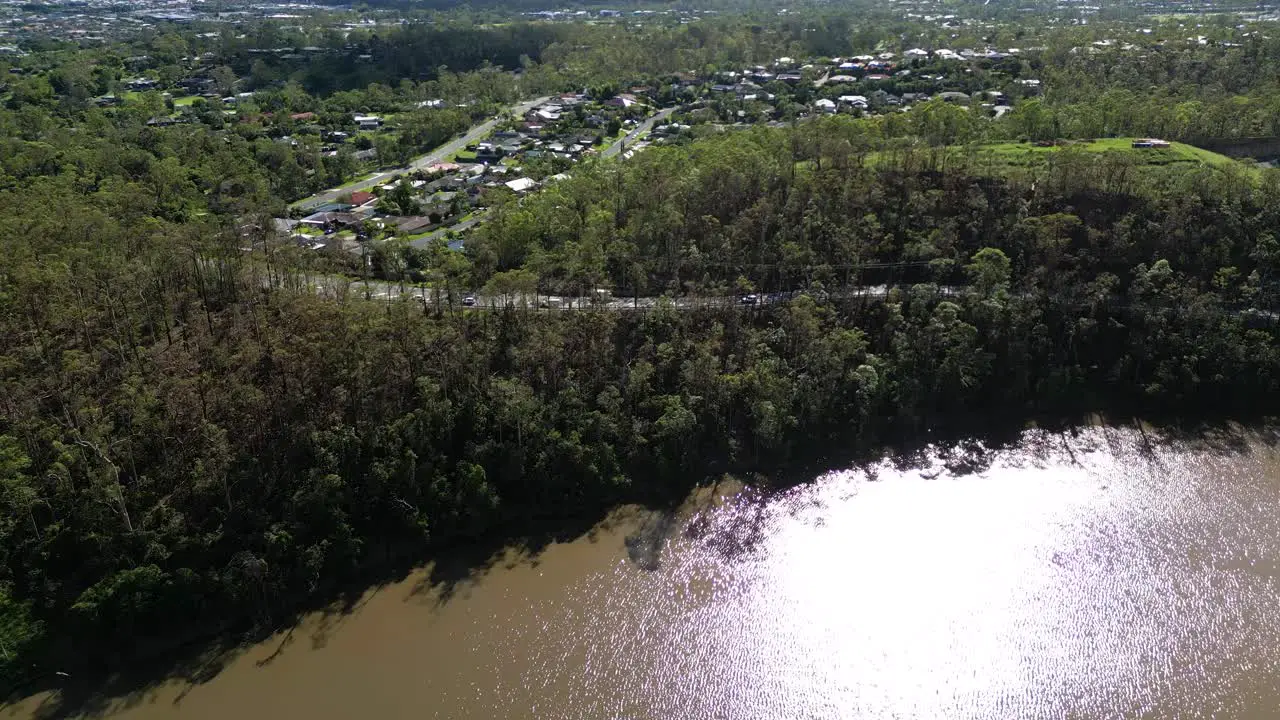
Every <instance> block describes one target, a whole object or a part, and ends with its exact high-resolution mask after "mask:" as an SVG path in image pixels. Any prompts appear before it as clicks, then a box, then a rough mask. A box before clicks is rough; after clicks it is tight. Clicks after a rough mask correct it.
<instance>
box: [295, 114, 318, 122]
mask: <svg viewBox="0 0 1280 720" xmlns="http://www.w3.org/2000/svg"><path fill="white" fill-rule="evenodd" d="M315 116H316V114H315V113H313V112H300V113H294V114H292V115H290V116H289V119H290V120H297V121H299V122H306V121H307V120H312V119H314V118H315Z"/></svg>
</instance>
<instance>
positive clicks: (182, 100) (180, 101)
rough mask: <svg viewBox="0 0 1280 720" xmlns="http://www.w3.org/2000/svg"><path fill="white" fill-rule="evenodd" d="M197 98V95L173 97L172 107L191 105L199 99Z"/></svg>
mask: <svg viewBox="0 0 1280 720" xmlns="http://www.w3.org/2000/svg"><path fill="white" fill-rule="evenodd" d="M199 99H200V96H199V95H185V96H183V97H176V98H174V99H173V105H174V107H183V106H186V105H191V104H193V103H195V101H196V100H199Z"/></svg>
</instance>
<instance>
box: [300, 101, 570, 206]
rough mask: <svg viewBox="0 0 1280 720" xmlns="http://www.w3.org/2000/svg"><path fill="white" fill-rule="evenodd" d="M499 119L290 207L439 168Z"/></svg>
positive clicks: (522, 108) (527, 105) (528, 106)
mask: <svg viewBox="0 0 1280 720" xmlns="http://www.w3.org/2000/svg"><path fill="white" fill-rule="evenodd" d="M550 99H551V98H550V97H549V96H548V97H540V98H536V99H534V100H530V101H528V102H524V103H520V104H519V105H512V106H511V107H510V108H508V109H509V110H510V111H511V112H512V113H513V114H515V115H524V114H525V113H526V112H529V111H530V110H532V109H533V108H535V107H537V106H538V105H541V104H542V103H544V102H546V101H548V100H550ZM499 119H500V118H499V117H495V118H491V119H489V120H486V121H485V122H482V123H480V124H479V125H476V126H475V127H473V128H471V129H470V130H468V131H467V134H466V135H463V136H462V137H459V138H455V139H453V140H450V141H449V142H447V143H445V144H444V145H441V146H440V147H438V148H436V149H435V150H432V151H431V152H429V153H427V154H426V155H423V156H421V157H419V158H416V159H415V160H413V161H412V162H410V163H409V164H408V165H407V166H405V167H402V168H394V169H392V170H387V171H385V172H380V173H378V174H377V175H374V176H373V177H370V178H367V179H365V180H361V181H360V182H356V183H351V184H349V185H343V186H342V187H337V188H333V189H332V190H325V191H324V192H322V193H319V194H316V195H312V196H311V197H309V198H304V199H302V200H299V201H297V202H295V203H293V204H292V205H291V206H290V207H295V208H301V209H303V210H310V209H312V208H317V207H320V206H321V205H327V204H329V203H331V202H335V201H337V199H338V198H339V197H342V196H343V195H347V194H349V193H353V192H356V191H359V190H368V189H369V188H371V187H377V186H378V185H382V184H383V183H385V182H387V181H388V180H390V179H392V178H393V177H395V176H396V175H402V174H405V173H410V172H414V171H415V170H421V169H423V168H425V167H428V166H430V165H435V164H436V163H440V162H444V161H446V160H448V159H449V158H451V157H453V156H454V154H456V153H457V152H458V151H459V150H462V149H463V148H465V147H466V146H468V145H470V144H471V143H474V142H479V141H480V140H482V139H484V138H485V137H488V135H489V133H491V132H493V129H494V127H496V126H497V125H498V120H499Z"/></svg>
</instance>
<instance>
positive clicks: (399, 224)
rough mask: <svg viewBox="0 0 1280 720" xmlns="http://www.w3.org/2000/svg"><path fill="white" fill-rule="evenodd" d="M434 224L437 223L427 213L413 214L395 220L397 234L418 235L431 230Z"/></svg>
mask: <svg viewBox="0 0 1280 720" xmlns="http://www.w3.org/2000/svg"><path fill="white" fill-rule="evenodd" d="M432 225H435V222H433V221H432V220H431V218H430V217H427V216H425V215H411V216H409V217H402V218H396V220H395V228H396V234H397V235H417V234H418V233H421V232H425V231H427V230H430V229H431V226H432Z"/></svg>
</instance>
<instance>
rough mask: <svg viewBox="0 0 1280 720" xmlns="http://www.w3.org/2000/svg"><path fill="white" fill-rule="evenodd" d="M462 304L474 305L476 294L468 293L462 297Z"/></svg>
mask: <svg viewBox="0 0 1280 720" xmlns="http://www.w3.org/2000/svg"><path fill="white" fill-rule="evenodd" d="M462 304H463V305H465V306H467V307H475V304H476V296H475V295H468V296H466V297H464V298H462Z"/></svg>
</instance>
